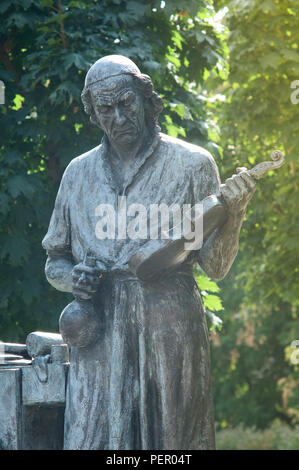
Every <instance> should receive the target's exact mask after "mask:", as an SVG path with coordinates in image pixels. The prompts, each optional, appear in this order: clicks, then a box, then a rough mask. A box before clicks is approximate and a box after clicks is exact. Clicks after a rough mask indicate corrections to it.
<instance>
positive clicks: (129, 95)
mask: <svg viewBox="0 0 299 470" xmlns="http://www.w3.org/2000/svg"><path fill="white" fill-rule="evenodd" d="M134 98H135V95H134V93H132V92H128V93H126V94H125V96H124V97H123V99H122V102H123V104H124V105H125V106H130V104H132V103H133V101H134Z"/></svg>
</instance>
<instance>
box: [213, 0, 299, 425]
mask: <svg viewBox="0 0 299 470" xmlns="http://www.w3.org/2000/svg"><path fill="white" fill-rule="evenodd" d="M215 3H217V5H218V7H219V8H223V7H225V6H226V7H227V8H228V10H227V13H226V15H225V16H224V22H225V24H226V25H227V28H228V31H227V33H226V39H225V40H226V41H227V44H228V52H229V75H228V80H227V81H224V82H222V83H220V84H219V81H218V82H217V81H216V82H215V83H216V85H217V86H218V88H217V87H214V94H216V93H218V94H219V93H221V94H222V95H224V96H225V98H226V101H225V103H224V104H223V102H221V101H214V102H213V104H212V105H211V112H212V113H213V114H214V115H216V116H217V124H218V126H219V127H220V128H221V145H222V163H221V166H220V168H221V173H222V176H223V179H225V177H228V176H231V174H232V173H234V170H235V167H236V166H247V167H248V168H250V167H252V166H253V165H255V164H257V163H258V162H261V161H264V160H269V156H270V153H271V151H272V150H274V149H275V148H279V149H281V150H283V151H284V152H285V155H286V163H285V165H284V167H282V168H281V169H279V170H277V171H275V172H272V173H271V174H268V175H267V176H265V177H264V179H263V180H262V181H259V182H258V183H257V191H256V194H255V196H254V198H253V200H252V201H251V203H250V207H249V209H248V211H247V217H246V220H245V223H244V225H243V228H242V232H241V237H240V250H239V254H238V257H237V260H236V262H235V264H234V266H233V269H232V270H231V272H230V274H229V276H228V277H227V278H226V279H225V280H224V281H222V282H221V283H220V284H219V285H220V286H221V292H222V293H223V294H222V300H223V305H224V308H225V314H224V315H223V323H224V327H223V329H222V331H221V335H220V336H219V338H217V339H215V338H214V340H215V341H214V344H215V346H214V347H213V353H212V355H213V362H212V363H213V367H214V370H213V377H214V394H215V402H216V416H217V420H218V421H219V422H220V423H223V425H224V426H225V425H227V424H231V425H236V424H237V423H240V422H243V423H244V424H245V425H247V426H255V425H256V426H258V427H260V428H262V427H266V426H267V425H268V424H269V423H271V421H273V419H274V418H275V417H280V418H281V419H283V420H284V421H286V422H287V423H289V424H294V423H295V422H299V400H298V393H297V390H298V378H299V375H298V374H299V370H298V366H296V365H294V364H292V363H291V361H290V344H291V343H292V341H293V340H296V339H299V322H298V314H299V312H298V303H299V300H298V285H299V278H298V272H299V269H298V259H299V244H298V239H299V236H298V218H297V212H298V177H297V175H298V171H299V160H298V155H297V154H298V146H299V134H298V112H299V106H298V105H297V106H296V105H294V104H292V102H291V99H290V98H291V93H292V89H291V83H292V82H293V81H294V80H296V79H298V78H299V69H298V58H299V53H298V45H299V30H298V14H299V4H298V2H297V0H282V1H280V0H279V1H278V0H267V1H263V2H261V1H258V0H253V1H251V2H248V1H244V0H242V1H235V0H231V1H218V2H215Z"/></svg>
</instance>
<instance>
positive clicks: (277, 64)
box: [0, 0, 299, 449]
mask: <svg viewBox="0 0 299 470" xmlns="http://www.w3.org/2000/svg"><path fill="white" fill-rule="evenodd" d="M0 13H1V24H0V80H1V82H0V103H1V104H0V186H1V191H0V293H1V295H0V340H2V341H10V342H24V341H25V339H26V336H27V334H28V333H30V332H31V331H35V330H42V331H53V332H56V331H58V318H59V315H60V312H61V310H62V309H63V308H64V306H65V305H66V304H67V303H68V302H69V301H70V300H71V299H72V296H69V295H67V294H63V293H61V292H58V291H55V290H54V289H53V288H52V287H51V286H50V285H49V284H48V283H47V281H46V279H45V276H44V264H45V260H46V253H45V252H44V250H43V249H42V247H41V241H42V238H43V236H44V235H45V233H46V231H47V227H48V223H49V220H50V216H51V212H52V209H53V205H54V200H55V196H56V193H57V189H58V186H59V182H60V179H61V176H62V173H63V171H64V169H65V167H66V165H67V164H68V163H69V162H70V160H71V159H72V158H74V157H76V156H77V155H79V154H81V153H83V152H85V151H87V150H89V149H91V148H92V147H95V146H96V145H98V144H99V143H100V139H101V134H100V131H99V129H96V128H95V127H93V126H92V125H91V124H90V123H89V119H88V117H87V116H86V115H85V114H84V111H83V106H82V104H81V101H80V94H81V91H82V88H83V83H84V77H85V73H86V71H87V70H88V68H89V67H90V65H91V64H92V63H93V62H94V61H95V60H97V59H98V58H100V57H102V56H104V55H107V54H113V53H116V54H123V55H126V56H128V57H129V58H131V59H132V60H133V61H135V62H136V63H137V65H138V66H139V68H140V69H141V70H142V72H144V73H147V74H149V75H150V76H151V77H152V80H153V82H154V86H155V89H156V91H157V92H158V93H159V94H160V95H161V96H162V97H163V99H164V103H165V109H164V111H163V113H162V115H161V119H160V125H161V128H162V131H163V132H165V133H167V134H169V135H172V136H175V137H178V138H181V139H184V140H187V141H188V142H193V143H195V144H198V145H201V146H203V147H205V148H206V149H208V150H209V151H210V152H211V153H212V154H213V156H214V158H215V160H216V162H217V165H218V167H219V171H220V174H221V179H222V181H223V182H224V180H225V179H226V178H227V177H229V176H231V175H232V174H233V173H234V172H235V168H236V167H237V166H247V167H248V168H250V167H252V166H254V165H255V164H257V163H259V162H261V161H264V160H269V157H270V154H271V152H272V150H274V149H276V148H278V149H280V150H282V151H283V152H284V153H285V155H286V163H285V165H284V166H283V167H282V168H281V169H279V170H278V171H273V172H270V173H268V174H267V176H265V177H264V179H263V180H261V181H260V182H258V184H257V186H258V187H257V191H256V193H255V195H254V198H253V200H252V201H251V203H250V208H249V209H248V211H247V215H246V219H245V221H244V224H243V229H242V233H241V238H240V250H239V254H238V256H237V258H236V260H235V263H234V265H233V267H232V269H231V271H230V273H229V274H228V275H227V277H226V278H225V279H224V280H223V281H221V282H218V283H216V282H215V281H213V280H211V279H208V278H207V277H206V275H205V274H204V273H203V272H201V271H200V270H199V269H197V270H196V272H195V275H196V279H197V281H198V284H199V287H200V289H201V292H202V296H203V299H204V303H205V306H206V308H207V314H208V316H209V318H208V322H209V327H210V336H211V348H212V379H213V393H214V407H215V420H216V428H217V448H218V449H299V322H298V307H299V295H298V291H299V279H298V270H299V266H298V260H299V235H298V232H299V230H298V199H299V197H298V184H299V183H298V173H299V159H298V147H299V49H298V48H299V19H298V18H299V2H298V0H214V1H213V0H206V1H199V0H180V1H177V0H165V1H160V0H159V1H155V0H152V1H148V0H138V1H134V0H132V1H130V0H129V1H124V0H109V1H108V0H107V1H103V0H84V1H67V0H2V1H1V3H0Z"/></svg>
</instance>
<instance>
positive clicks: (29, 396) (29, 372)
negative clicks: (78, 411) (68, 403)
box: [22, 363, 67, 406]
mask: <svg viewBox="0 0 299 470" xmlns="http://www.w3.org/2000/svg"><path fill="white" fill-rule="evenodd" d="M66 373H67V366H66V365H65V364H58V363H53V364H47V377H46V380H43V381H41V379H40V378H39V375H38V373H37V372H36V371H35V369H34V367H33V366H31V367H26V368H23V369H22V399H23V405H25V406H28V405H30V406H33V405H64V404H65V390H66Z"/></svg>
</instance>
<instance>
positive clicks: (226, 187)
mask: <svg viewBox="0 0 299 470" xmlns="http://www.w3.org/2000/svg"><path fill="white" fill-rule="evenodd" d="M255 189H256V184H255V181H254V179H253V178H252V176H250V174H249V173H248V171H242V172H241V173H239V174H238V175H233V176H232V177H231V178H228V179H227V180H226V181H225V184H222V185H221V186H220V192H221V195H222V197H223V199H224V201H225V203H226V206H227V211H228V215H231V216H233V217H237V216H239V215H242V214H244V212H245V210H246V207H247V204H248V203H249V201H250V199H251V198H252V196H253V193H254V191H255Z"/></svg>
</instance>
